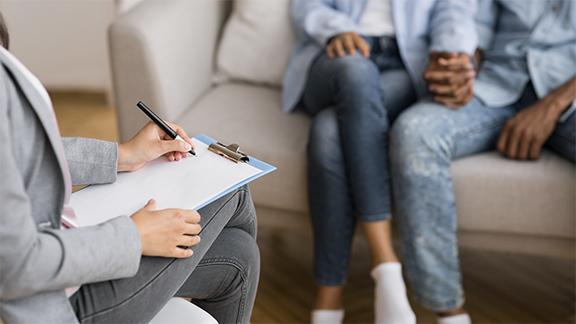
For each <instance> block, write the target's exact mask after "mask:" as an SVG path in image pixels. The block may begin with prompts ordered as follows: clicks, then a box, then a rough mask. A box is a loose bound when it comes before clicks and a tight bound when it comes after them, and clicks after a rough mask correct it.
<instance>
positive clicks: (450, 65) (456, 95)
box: [424, 52, 476, 109]
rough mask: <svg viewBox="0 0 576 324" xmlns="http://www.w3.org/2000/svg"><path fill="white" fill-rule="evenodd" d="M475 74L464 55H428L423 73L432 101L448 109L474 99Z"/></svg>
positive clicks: (468, 57)
mask: <svg viewBox="0 0 576 324" xmlns="http://www.w3.org/2000/svg"><path fill="white" fill-rule="evenodd" d="M475 77H476V72H475V71H474V66H473V65H472V61H471V60H470V56H468V54H466V53H439V52H432V53H430V62H429V63H428V67H427V68H426V72H425V73H424V79H425V80H426V83H427V84H428V90H430V92H432V93H433V94H434V100H435V101H437V102H440V103H442V104H444V105H446V106H447V107H450V108H453V109H455V108H459V107H461V106H463V105H464V104H466V103H467V102H468V101H470V99H472V97H474V91H473V85H474V78H475Z"/></svg>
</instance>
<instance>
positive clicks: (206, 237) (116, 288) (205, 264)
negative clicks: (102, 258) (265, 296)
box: [69, 186, 260, 323]
mask: <svg viewBox="0 0 576 324" xmlns="http://www.w3.org/2000/svg"><path fill="white" fill-rule="evenodd" d="M198 212H199V213H200V216H201V217H202V220H201V221H200V225H201V226H202V231H201V232H200V234H199V235H200V237H201V238H202V241H201V242H200V243H199V244H198V245H195V246H193V247H192V250H193V251H194V254H193V255H192V256H191V257H189V258H185V259H173V258H160V257H142V259H141V261H140V268H139V269H138V273H137V274H136V275H135V276H134V277H131V278H125V279H118V280H110V281H104V282H97V283H91V284H86V285H82V287H81V288H80V290H79V291H77V292H76V293H75V294H74V295H72V296H70V299H69V300H70V303H71V305H72V307H73V308H74V310H75V312H76V315H77V316H78V319H79V320H80V322H82V323H147V322H149V321H150V320H151V319H152V318H153V317H154V316H155V315H156V314H157V313H158V312H159V311H160V309H161V308H162V307H163V306H164V305H165V304H166V303H167V302H168V300H169V299H170V298H172V297H173V296H178V297H189V298H192V301H193V302H194V303H195V304H196V305H198V306H200V307H201V308H203V309H204V310H206V311H207V312H208V313H210V314H212V316H214V318H216V320H217V321H218V322H219V323H249V322H250V315H251V314H252V307H253V304H254V299H255V297H256V289H257V287H258V279H259V275H260V254H259V250H258V246H257V245H256V227H257V226H256V213H255V211H254V205H253V204H252V198H251V196H250V192H249V190H248V187H247V186H244V187H242V188H240V189H238V190H236V191H234V192H232V193H229V194H227V195H225V196H224V197H222V198H220V199H218V200H216V201H214V202H213V203H211V204H209V205H208V206H206V207H204V208H202V209H200V210H198ZM183 321H184V319H183ZM188 321H189V322H191V323H194V319H188Z"/></svg>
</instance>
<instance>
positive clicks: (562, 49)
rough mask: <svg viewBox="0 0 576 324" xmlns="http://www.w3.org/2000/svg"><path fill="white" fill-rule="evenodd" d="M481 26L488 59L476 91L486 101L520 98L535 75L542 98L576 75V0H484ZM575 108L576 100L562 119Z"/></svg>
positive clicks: (505, 103) (496, 103)
mask: <svg viewBox="0 0 576 324" xmlns="http://www.w3.org/2000/svg"><path fill="white" fill-rule="evenodd" d="M495 28H496V30H495ZM477 31H478V42H479V48H480V49H481V50H482V52H483V57H484V59H483V62H482V64H481V66H480V70H479V71H478V76H477V78H476V81H475V84H474V92H475V94H476V97H477V98H479V99H480V100H482V101H483V102H484V103H485V104H486V105H487V106H491V107H503V106H508V105H510V104H512V103H514V102H516V101H517V100H518V99H519V98H520V96H521V95H522V93H523V91H524V88H525V87H526V85H527V84H528V82H530V81H531V82H532V85H533V86H534V90H535V91H536V94H537V95H538V98H543V97H545V96H546V95H548V94H549V93H550V92H551V91H553V90H554V89H556V88H558V87H560V86H562V85H563V84H565V83H566V82H568V81H569V80H570V79H572V78H573V77H574V76H575V75H576V2H574V1H563V0H547V1H537V0H533V1H526V0H505V1H503V0H499V1H497V0H480V2H479V7H478V15H477ZM575 109H576V100H575V101H574V102H573V104H572V106H571V107H570V108H569V109H568V110H567V111H566V112H565V113H564V114H563V115H562V116H561V117H560V121H561V122H562V121H564V120H565V119H566V118H568V116H569V115H570V114H571V113H572V112H573V111H574V110H575Z"/></svg>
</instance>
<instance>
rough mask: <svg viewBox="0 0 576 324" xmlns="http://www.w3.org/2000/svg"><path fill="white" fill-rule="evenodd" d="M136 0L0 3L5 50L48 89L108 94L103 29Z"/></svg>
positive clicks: (15, 0)
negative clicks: (7, 35)
mask: <svg viewBox="0 0 576 324" xmlns="http://www.w3.org/2000/svg"><path fill="white" fill-rule="evenodd" d="M139 1H140V0H0V10H1V11H2V14H3V15H4V19H5V20H6V22H7V24H8V28H9V31H10V50H11V52H12V53H13V54H14V55H16V56H17V57H18V58H19V59H20V60H21V61H22V62H23V63H24V64H25V65H26V66H27V67H28V68H29V69H30V70H31V71H32V72H33V73H34V74H36V76H38V78H39V79H40V81H42V83H43V84H44V86H46V87H47V88H49V89H58V90H91V91H108V90H109V89H110V83H111V81H110V71H109V63H108V50H107V42H106V30H107V27H108V25H109V24H110V22H111V21H112V20H113V19H114V17H115V16H116V15H117V12H122V11H124V10H127V9H129V8H130V7H131V6H133V5H134V4H136V3H137V2H139Z"/></svg>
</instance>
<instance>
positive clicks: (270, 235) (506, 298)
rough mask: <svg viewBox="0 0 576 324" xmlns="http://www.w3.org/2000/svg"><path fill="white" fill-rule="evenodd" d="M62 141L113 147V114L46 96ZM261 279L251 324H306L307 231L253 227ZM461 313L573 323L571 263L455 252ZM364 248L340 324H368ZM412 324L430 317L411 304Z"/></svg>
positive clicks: (68, 97) (88, 101)
mask: <svg viewBox="0 0 576 324" xmlns="http://www.w3.org/2000/svg"><path fill="white" fill-rule="evenodd" d="M51 95H52V98H53V101H54V105H55V109H56V114H57V116H58V120H59V123H60V128H61V132H62V135H63V136H85V137H93V138H98V139H105V140H112V141H113V140H116V139H117V137H118V133H117V130H116V121H115V115H114V111H113V109H112V108H111V107H110V106H109V105H108V104H107V101H106V98H105V97H104V95H102V94H75V93H51ZM258 242H259V245H260V250H261V258H262V272H261V278H260V285H259V289H258V295H257V298H256V304H255V307H254V311H253V314H252V323H305V322H308V321H309V317H310V315H309V312H310V305H311V304H312V301H313V298H314V289H315V286H314V283H313V282H312V280H311V278H310V275H309V274H310V268H311V263H312V251H311V246H312V235H311V232H310V230H309V229H308V230H301V231H295V230H287V229H279V228H269V227H262V226H261V227H260V228H259V233H258ZM461 260H462V269H463V276H464V288H465V291H466V298H467V303H466V307H467V309H468V311H469V313H470V315H471V317H472V320H473V321H474V322H475V323H574V322H575V317H574V314H575V303H576V300H575V285H576V282H575V272H576V262H575V261H573V260H559V259H549V258H542V257H533V256H523V255H511V254H502V253H494V252H482V251H468V250H465V251H462V252H461ZM369 268H370V260H369V253H368V249H367V244H366V241H365V239H364V238H363V237H362V236H359V237H358V238H356V239H355V242H354V246H353V254H352V260H351V265H350V271H349V284H348V285H347V287H346V289H345V301H344V303H345V308H346V318H345V322H347V323H371V322H372V321H373V310H372V302H373V299H372V295H373V284H372V280H371V279H370V277H369V275H368V272H369ZM412 305H413V308H414V310H415V312H416V315H417V317H418V323H434V322H435V317H434V314H433V313H431V312H430V311H428V310H425V309H423V308H422V307H420V306H419V305H417V304H416V303H414V302H413V301H412Z"/></svg>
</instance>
